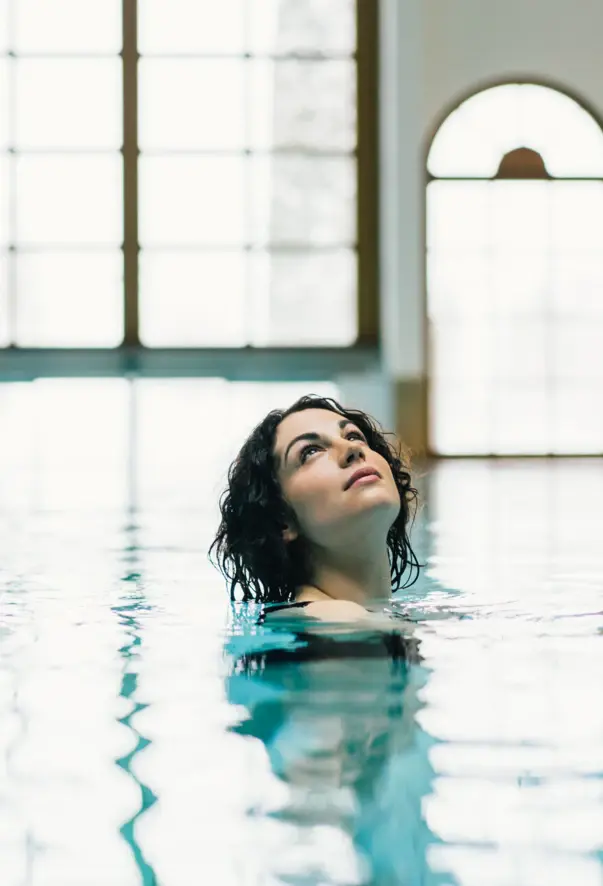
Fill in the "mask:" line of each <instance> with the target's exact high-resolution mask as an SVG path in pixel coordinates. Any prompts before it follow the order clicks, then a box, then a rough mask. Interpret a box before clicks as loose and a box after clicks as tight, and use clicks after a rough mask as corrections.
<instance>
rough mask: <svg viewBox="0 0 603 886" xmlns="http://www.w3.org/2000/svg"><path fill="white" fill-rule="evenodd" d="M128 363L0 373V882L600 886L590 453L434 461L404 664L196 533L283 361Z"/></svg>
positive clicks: (600, 773)
mask: <svg viewBox="0 0 603 886" xmlns="http://www.w3.org/2000/svg"><path fill="white" fill-rule="evenodd" d="M137 385H138V387H137V388H136V389H134V388H133V387H132V385H131V384H129V383H126V382H124V381H123V380H121V379H119V380H118V379H115V380H106V379H99V380H88V381H82V380H65V381H48V382H46V383H44V384H40V383H36V384H35V385H0V418H1V422H2V439H1V441H0V457H1V459H2V466H3V467H2V471H0V550H1V552H2V554H1V559H0V720H1V726H0V744H1V751H0V762H1V767H2V768H1V775H0V873H1V876H0V883H1V884H2V886H23V884H34V886H50V884H52V886H89V884H90V886H97V884H98V886H101V884H102V886H108V884H111V886H135V884H144V886H150V884H160V886H185V884H186V886H190V884H191V883H216V884H221V886H222V884H245V886H247V884H249V886H256V884H257V886H260V884H262V886H264V884H273V883H274V884H276V883H295V884H298V883H299V884H301V883H304V884H322V883H338V884H352V883H357V884H371V886H389V884H390V883H396V884H404V886H405V884H409V886H433V884H438V886H442V884H459V886H540V884H546V886H552V884H557V883H559V884H561V883H563V884H564V886H567V884H569V883H571V884H572V886H574V884H579V886H601V883H602V882H603V704H602V703H601V698H602V694H603V692H602V687H603V615H602V610H603V602H602V599H603V593H602V590H603V545H602V544H601V516H600V507H601V501H603V472H602V470H601V463H600V461H598V460H595V459H590V460H589V459H586V460H558V461H553V460H543V461H539V460H526V461H510V462H487V461H479V460H468V461H461V460H459V461H456V460H453V461H446V462H441V463H439V464H438V465H437V466H434V467H432V468H431V469H429V470H428V471H427V474H426V476H424V477H423V478H422V479H421V480H420V487H421V490H422V492H423V494H424V507H423V510H422V511H421V513H420V515H419V517H418V520H417V525H416V531H415V536H414V537H415V541H416V545H417V548H418V551H419V554H420V556H421V557H423V558H424V559H425V560H426V561H427V562H428V569H427V570H426V571H425V574H424V576H423V577H422V579H421V581H420V582H419V583H418V584H417V585H415V586H414V587H413V588H412V589H410V591H409V592H408V593H406V594H405V595H400V596H399V598H398V599H397V602H396V604H395V606H396V607H398V608H399V609H400V610H401V611H402V612H404V613H406V615H407V616H408V617H409V619H410V620H411V621H412V622H413V625H412V628H411V629H409V634H408V637H406V638H405V639H406V640H408V643H409V647H408V648H409V652H408V656H407V660H406V661H403V662H402V663H400V661H398V662H394V663H392V661H391V659H390V658H388V657H386V656H379V655H373V656H372V657H365V658H360V657H358V656H346V655H345V654H335V655H333V654H330V655H329V656H327V655H325V650H324V645H323V646H322V647H321V648H320V649H318V651H316V638H313V639H312V638H311V639H309V638H308V636H306V637H304V636H302V637H301V638H300V636H299V633H296V632H295V631H293V630H292V629H290V628H289V627H287V626H286V625H285V626H284V627H282V628H279V629H278V630H274V629H272V630H268V629H258V628H257V627H255V626H254V623H253V621H254V612H253V610H252V609H249V608H247V609H245V608H242V607H240V606H234V607H230V606H229V605H228V602H227V599H226V594H225V592H224V590H223V588H222V586H221V584H220V581H219V578H218V577H217V575H216V574H215V573H214V572H213V570H212V569H211V567H210V566H209V564H208V563H207V560H206V554H205V551H206V548H207V544H208V541H209V539H210V536H211V532H212V530H213V529H214V526H215V521H216V518H217V517H216V500H217V495H218V493H219V491H220V488H221V484H222V475H223V471H224V468H225V465H226V464H227V462H228V460H229V458H230V457H231V455H232V454H233V452H234V448H235V447H236V445H237V443H238V441H239V440H240V437H241V435H242V434H244V433H246V431H247V430H248V428H249V426H250V423H251V422H252V421H253V420H255V418H256V417H259V416H260V415H261V414H263V412H264V411H265V407H266V408H270V405H271V404H270V405H268V406H267V404H268V403H269V401H270V400H271V398H272V401H274V400H275V398H276V399H277V400H280V402H289V400H292V399H293V398H294V397H295V396H297V394H298V389H299V386H297V387H295V386H289V389H288V390H285V389H284V388H283V389H277V388H274V387H273V388H272V389H269V388H268V389H267V388H262V386H255V387H254V386H247V387H245V386H243V387H239V388H237V386H236V385H230V386H229V385H226V383H222V382H220V381H219V380H210V381H208V382H193V381H189V382H182V381H180V382H178V381H171V382H169V383H168V382H163V381H154V382H151V381H148V382H144V383H142V382H141V383H137ZM313 387H314V388H315V389H316V388H317V386H313ZM210 419H211V420H210ZM216 427H218V428H219V429H220V432H219V433H216V430H215V429H216ZM208 428H210V429H211V430H208ZM323 639H324V638H323ZM369 640H370V638H366V642H367V643H368V642H369ZM328 642H332V639H331V640H328ZM338 642H339V641H338ZM411 644H412V645H411ZM310 647H312V649H313V650H314V651H313V652H312V654H309V653H308V649H309V648H310ZM275 650H279V651H280V657H279V655H276V656H275V655H274V651H275ZM304 650H305V653H304ZM263 652H272V653H273V654H272V659H271V658H270V655H264V656H263V657H262V653H263ZM245 655H246V656H247V659H246V662H247V664H246V667H245V668H241V667H240V662H241V660H243V657H244V656H245ZM237 662H238V663H239V664H237ZM249 662H251V665H250V664H249ZM257 662H261V667H259V668H258V667H257Z"/></svg>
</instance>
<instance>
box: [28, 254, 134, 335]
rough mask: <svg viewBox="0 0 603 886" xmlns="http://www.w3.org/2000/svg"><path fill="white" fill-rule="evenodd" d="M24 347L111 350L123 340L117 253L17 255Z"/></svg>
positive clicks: (120, 277)
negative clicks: (103, 348)
mask: <svg viewBox="0 0 603 886" xmlns="http://www.w3.org/2000/svg"><path fill="white" fill-rule="evenodd" d="M16 261H17V306H18V313H17V331H16V343H17V344H19V345H21V346H22V347H115V346H116V345H118V344H119V343H120V341H121V340H122V339H123V317H122V300H123V294H122V293H123V271H122V257H121V253H111V254H104V255H103V254H92V253H59V254H56V253H55V254H45V253H36V254H17V257H16Z"/></svg>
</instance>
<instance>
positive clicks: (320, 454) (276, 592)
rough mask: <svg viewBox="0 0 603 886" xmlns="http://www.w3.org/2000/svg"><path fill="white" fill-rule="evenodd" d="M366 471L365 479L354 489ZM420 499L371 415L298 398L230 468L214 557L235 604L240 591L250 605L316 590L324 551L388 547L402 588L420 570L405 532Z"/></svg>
mask: <svg viewBox="0 0 603 886" xmlns="http://www.w3.org/2000/svg"><path fill="white" fill-rule="evenodd" d="M361 469H362V472H363V473H364V474H366V478H365V479H358V480H356V481H355V482H353V483H352V484H351V481H352V480H353V478H354V477H355V475H356V472H357V471H359V470H361ZM371 472H373V473H372V475H370V476H369V474H370V473H371ZM350 484H351V485H350ZM415 497H416V490H415V489H413V488H412V486H411V479H410V474H409V472H408V470H407V469H406V467H405V465H404V464H403V461H402V459H401V456H400V454H399V453H398V452H397V450H396V449H395V448H394V446H393V445H392V444H391V443H390V442H388V441H387V440H386V439H385V436H384V434H383V432H382V431H381V429H380V428H379V426H378V425H377V424H376V423H375V422H374V421H373V420H372V419H371V418H370V417H369V416H368V415H366V414H365V413H364V412H361V411H360V410H354V409H345V408H344V407H342V406H341V405H340V404H339V403H337V402H336V401H335V400H333V399H331V398H325V397H318V396H315V395H309V396H305V397H301V398H300V399H299V400H298V401H297V402H296V403H294V404H293V405H292V406H291V407H289V409H287V410H273V411H272V412H270V413H269V414H268V415H267V416H266V417H265V418H264V420H263V421H262V422H260V424H259V425H258V426H257V427H256V428H255V429H254V430H253V432H252V433H251V435H250V436H249V437H248V439H247V440H246V442H245V443H244V445H243V447H242V449H241V451H240V452H239V454H238V456H237V458H236V459H235V461H234V462H233V464H232V465H231V467H230V470H229V474H228V487H227V489H226V491H225V493H224V494H223V496H222V499H221V501H220V510H221V514H222V520H221V523H220V527H219V529H218V532H217V534H216V538H215V539H214V541H213V543H212V546H211V548H210V553H214V552H215V554H216V555H217V564H218V567H219V568H220V570H221V571H222V573H223V574H224V576H225V577H226V578H227V579H228V580H229V582H230V594H231V598H233V599H234V596H235V589H236V586H237V585H239V586H240V587H241V589H242V591H243V599H245V600H249V599H256V600H258V601H259V602H273V601H287V600H291V599H292V598H293V596H294V594H295V590H296V588H298V587H300V586H301V585H304V584H311V582H312V560H313V556H312V554H313V551H316V550H317V548H321V549H323V550H324V549H326V550H333V551H342V550H349V551H355V550H360V549H361V548H362V546H363V544H365V543H366V540H367V539H370V540H371V541H372V542H374V543H375V544H378V543H379V539H382V541H383V542H384V543H386V544H387V549H388V553H389V562H390V568H391V575H392V583H393V584H394V586H395V587H397V586H398V585H399V584H400V582H401V579H402V576H403V574H404V573H405V572H406V570H407V569H410V571H411V572H412V571H413V570H417V569H418V562H417V559H416V557H415V555H414V552H413V551H412V548H411V546H410V542H409V539H408V533H407V528H408V522H409V518H410V506H411V503H412V501H413V499H414V498H415ZM415 577H416V576H415ZM409 583H411V582H407V585H408V584H409Z"/></svg>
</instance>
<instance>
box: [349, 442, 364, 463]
mask: <svg viewBox="0 0 603 886" xmlns="http://www.w3.org/2000/svg"><path fill="white" fill-rule="evenodd" d="M357 458H364V453H363V452H362V449H361V448H360V446H354V445H353V444H352V443H349V444H348V448H347V451H346V454H345V463H346V464H350V462H352V461H355V460H356V459H357Z"/></svg>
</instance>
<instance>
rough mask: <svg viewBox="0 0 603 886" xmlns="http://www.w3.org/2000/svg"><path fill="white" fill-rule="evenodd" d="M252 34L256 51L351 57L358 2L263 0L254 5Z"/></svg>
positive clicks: (251, 43)
mask: <svg viewBox="0 0 603 886" xmlns="http://www.w3.org/2000/svg"><path fill="white" fill-rule="evenodd" d="M249 32H250V49H251V50H252V51H253V52H262V53H269V54H278V55H285V54H289V53H324V54H326V55H329V54H337V55H350V54H351V53H353V52H354V49H355V45H356V22H355V0H318V2H317V0H261V2H260V3H255V4H253V10H252V14H251V15H250V16H249Z"/></svg>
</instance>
